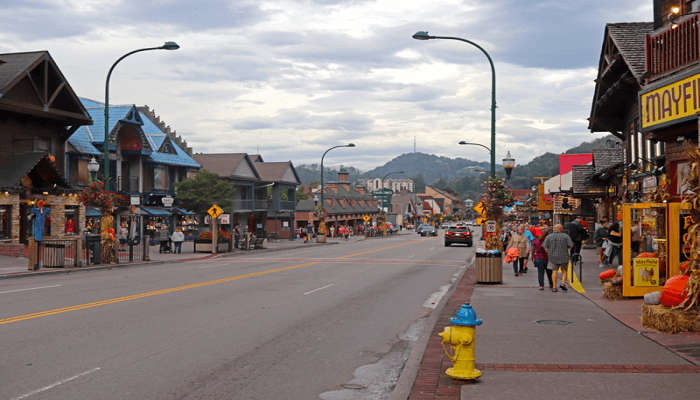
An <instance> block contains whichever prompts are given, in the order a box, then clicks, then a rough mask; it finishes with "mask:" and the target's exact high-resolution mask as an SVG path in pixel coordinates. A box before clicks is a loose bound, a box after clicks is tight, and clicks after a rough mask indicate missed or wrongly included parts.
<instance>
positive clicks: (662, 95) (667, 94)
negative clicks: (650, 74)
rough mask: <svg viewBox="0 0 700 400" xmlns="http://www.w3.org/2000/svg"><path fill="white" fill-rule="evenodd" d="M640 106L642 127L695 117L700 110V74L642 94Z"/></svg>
mask: <svg viewBox="0 0 700 400" xmlns="http://www.w3.org/2000/svg"><path fill="white" fill-rule="evenodd" d="M639 107H640V108H641V115H642V129H648V128H651V127H653V126H655V125H659V124H663V123H666V122H671V121H675V120H678V119H683V118H687V117H694V116H695V114H696V113H697V112H698V111H700V74H695V75H692V76H690V77H688V78H685V79H682V80H679V81H676V82H673V83H670V84H668V85H666V86H662V87H660V88H658V89H655V90H652V91H649V92H646V93H643V94H641V95H640V97H639Z"/></svg>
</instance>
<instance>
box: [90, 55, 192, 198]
mask: <svg viewBox="0 0 700 400" xmlns="http://www.w3.org/2000/svg"><path fill="white" fill-rule="evenodd" d="M179 48H180V46H179V45H178V44H177V43H175V42H165V43H163V45H162V46H158V47H146V48H143V49H137V50H133V51H130V52H128V53H126V54H124V55H123V56H121V57H119V58H118V59H117V61H115V62H114V64H112V66H111V67H110V68H109V72H108V73H107V81H106V82H105V137H104V142H103V143H102V147H103V148H104V149H103V153H104V168H102V173H103V176H104V184H105V190H106V191H109V78H110V77H111V76H112V71H113V70H114V67H116V66H117V64H119V62H120V61H121V60H123V59H125V58H126V57H129V56H130V55H132V54H135V53H140V52H142V51H149V50H177V49H179Z"/></svg>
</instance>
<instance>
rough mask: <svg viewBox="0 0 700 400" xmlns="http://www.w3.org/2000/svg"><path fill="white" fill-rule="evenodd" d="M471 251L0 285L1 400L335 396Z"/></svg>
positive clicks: (427, 306)
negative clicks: (336, 391)
mask: <svg viewBox="0 0 700 400" xmlns="http://www.w3.org/2000/svg"><path fill="white" fill-rule="evenodd" d="M472 254H473V250H472V249H471V248H466V247H450V248H445V247H444V246H443V243H442V240H441V238H420V237H418V236H417V235H415V234H405V235H402V236H400V237H394V238H389V239H370V240H364V241H358V242H349V243H342V244H338V245H327V246H315V247H310V248H303V249H295V250H289V251H285V252H270V253H259V254H256V255H251V256H237V257H228V258H219V259H213V260H206V261H197V262H187V263H173V264H164V265H151V266H144V267H133V268H125V269H114V270H105V271H94V272H83V273H74V274H65V275H63V274H62V275H52V276H38V277H31V278H22V279H10V280H4V281H0V354H2V357H1V358H0V382H1V383H2V384H0V399H11V400H20V399H104V400H108V399H316V398H319V395H321V394H322V393H325V394H324V395H323V396H324V398H329V399H332V398H334V397H333V396H334V394H333V392H332V391H334V390H337V389H340V388H341V385H343V384H345V383H347V382H348V381H351V380H352V379H353V377H354V375H353V374H355V375H357V373H358V372H357V371H365V373H370V374H372V372H371V371H372V369H371V368H369V369H362V368H360V369H358V367H362V366H367V365H369V364H373V363H377V362H378V361H381V360H383V359H386V358H387V355H388V354H392V352H395V350H396V349H397V348H399V349H401V351H403V352H404V353H402V354H405V350H406V349H405V347H406V345H405V341H403V340H401V339H400V335H402V334H404V333H405V332H406V331H407V330H409V328H410V327H412V324H413V325H415V322H416V321H420V320H421V319H425V317H426V315H427V314H429V313H430V311H431V310H432V308H431V307H434V304H432V305H431V303H435V302H437V301H439V298H440V294H441V293H443V292H444V291H445V290H446V289H447V288H448V287H449V286H448V285H450V284H451V282H452V281H454V277H455V275H456V274H457V273H458V272H459V271H460V270H461V268H462V267H463V266H464V264H465V261H466V260H467V258H471V256H472ZM414 330H415V329H414ZM415 333H416V332H414V334H415ZM402 343H403V344H402ZM399 358H400V357H399ZM401 365H402V364H401V362H400V360H399V362H398V363H396V362H394V363H393V368H395V369H400V367H401ZM356 369H357V371H356ZM367 371H370V372H367ZM385 372H386V371H385ZM394 372H395V373H398V371H394ZM355 378H356V376H355ZM375 378H376V377H375ZM394 378H395V376H394V377H388V376H387V377H386V378H382V377H379V378H378V379H379V380H387V379H389V380H391V379H394ZM360 386H362V385H360ZM387 386H388V387H385V388H384V389H383V390H385V391H386V390H390V389H391V385H387ZM350 387H353V386H350ZM329 391H331V393H328V392H329ZM375 394H376V393H375ZM340 395H341V396H340V397H342V396H344V395H343V394H342V393H341V394H340ZM364 396H367V397H369V396H368V395H364ZM373 396H374V394H373ZM376 396H377V397H378V398H380V397H381V393H379V394H376Z"/></svg>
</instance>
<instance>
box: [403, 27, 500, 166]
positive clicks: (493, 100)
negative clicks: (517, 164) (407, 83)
mask: <svg viewBox="0 0 700 400" xmlns="http://www.w3.org/2000/svg"><path fill="white" fill-rule="evenodd" d="M413 38H414V39H416V40H430V39H449V40H459V41H460V42H464V43H469V44H471V45H472V46H474V47H476V48H477V49H479V50H481V52H482V53H484V55H485V56H486V58H487V59H488V60H489V64H490V65H491V149H490V150H489V151H490V152H491V177H492V178H495V177H496V68H494V66H493V60H492V59H491V56H490V55H489V53H487V52H486V50H484V48H483V47H481V46H479V45H478V44H476V43H474V42H472V41H471V40H467V39H462V38H459V37H453V36H431V35H428V32H425V31H419V32H416V33H415V34H414V35H413ZM483 147H486V146H483ZM486 148H487V149H488V147H486Z"/></svg>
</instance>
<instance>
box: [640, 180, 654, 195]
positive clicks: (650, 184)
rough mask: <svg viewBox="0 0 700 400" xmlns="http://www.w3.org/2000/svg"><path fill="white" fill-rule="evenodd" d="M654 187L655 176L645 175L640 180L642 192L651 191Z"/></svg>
mask: <svg viewBox="0 0 700 400" xmlns="http://www.w3.org/2000/svg"><path fill="white" fill-rule="evenodd" d="M655 189H656V177H655V176H647V177H646V178H644V181H643V182H642V192H644V193H652V192H653V191H654V190H655Z"/></svg>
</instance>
